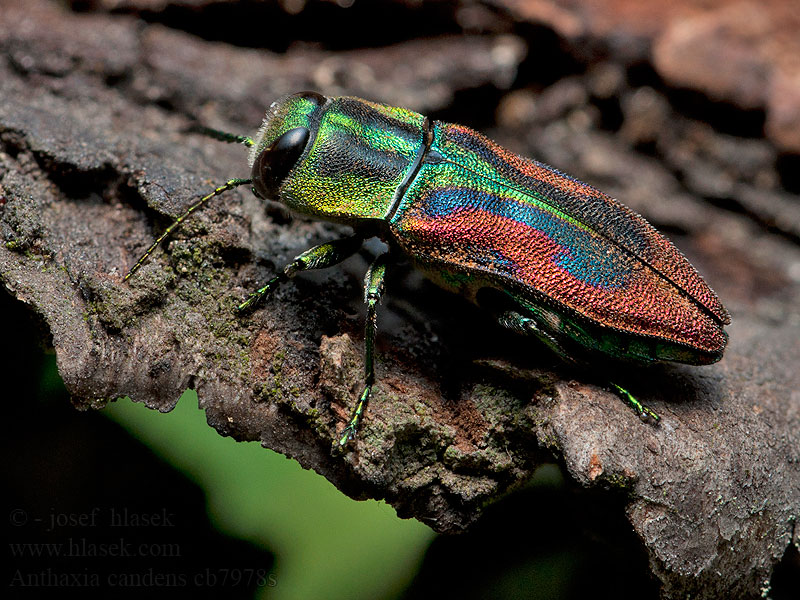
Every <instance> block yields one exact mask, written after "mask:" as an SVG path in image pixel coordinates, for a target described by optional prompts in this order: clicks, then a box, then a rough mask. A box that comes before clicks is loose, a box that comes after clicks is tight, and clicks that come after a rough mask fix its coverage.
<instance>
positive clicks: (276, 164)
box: [252, 127, 310, 200]
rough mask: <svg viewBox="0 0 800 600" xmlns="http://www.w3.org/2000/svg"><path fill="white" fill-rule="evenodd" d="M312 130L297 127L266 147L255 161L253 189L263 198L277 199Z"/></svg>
mask: <svg viewBox="0 0 800 600" xmlns="http://www.w3.org/2000/svg"><path fill="white" fill-rule="evenodd" d="M309 135H310V132H309V131H308V129H306V128H305V127H295V128H294V129H290V130H289V131H287V132H286V133H284V134H283V135H282V136H281V137H279V138H278V139H277V140H275V141H274V142H272V144H271V145H270V146H269V147H267V148H264V150H262V151H261V154H259V155H258V157H257V158H256V160H255V162H254V163H253V174H252V179H253V191H255V192H256V194H257V195H258V196H260V197H261V198H270V199H273V200H274V199H276V197H277V195H278V189H279V188H280V187H281V183H283V180H284V179H286V176H287V175H288V174H289V171H291V170H292V169H293V168H294V165H295V163H296V162H297V159H298V158H300V155H301V154H303V150H305V149H306V143H308V137H309Z"/></svg>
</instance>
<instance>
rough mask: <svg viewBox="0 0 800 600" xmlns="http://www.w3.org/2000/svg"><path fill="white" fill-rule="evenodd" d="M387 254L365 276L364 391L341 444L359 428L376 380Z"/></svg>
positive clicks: (377, 260) (371, 266)
mask: <svg viewBox="0 0 800 600" xmlns="http://www.w3.org/2000/svg"><path fill="white" fill-rule="evenodd" d="M386 258H387V254H381V255H379V256H378V257H377V258H376V259H375V260H374V261H373V263H372V264H371V265H370V267H369V269H368V270H367V274H366V276H365V277H364V302H365V303H366V305H367V320H366V323H365V324H364V391H363V392H361V396H359V398H358V402H357V403H356V406H355V408H354V409H353V413H352V415H350V421H348V423H347V425H346V426H345V428H344V431H343V432H342V437H341V438H339V445H340V446H344V445H345V444H346V443H347V442H348V441H349V440H351V439H353V437H355V435H356V431H357V429H358V424H359V422H360V421H361V417H362V416H364V411H365V410H366V408H367V402H369V395H370V393H371V392H372V384H373V383H374V382H375V368H374V364H375V363H374V356H375V333H376V332H377V330H378V321H377V308H378V304H379V303H380V301H381V296H383V291H384V279H385V276H386Z"/></svg>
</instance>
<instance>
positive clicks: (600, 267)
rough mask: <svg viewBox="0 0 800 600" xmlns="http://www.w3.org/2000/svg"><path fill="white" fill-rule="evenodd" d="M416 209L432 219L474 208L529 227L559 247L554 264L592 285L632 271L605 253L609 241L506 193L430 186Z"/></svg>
mask: <svg viewBox="0 0 800 600" xmlns="http://www.w3.org/2000/svg"><path fill="white" fill-rule="evenodd" d="M417 208H418V210H421V211H423V212H424V213H425V215H426V217H428V218H431V219H436V218H441V217H446V216H448V215H450V214H452V213H453V212H455V211H458V210H463V209H472V210H476V209H477V210H480V211H485V212H487V213H490V214H492V215H495V216H498V217H502V218H506V219H510V220H512V221H516V222H517V223H520V224H521V225H523V226H528V227H530V228H532V229H534V230H536V231H539V232H541V233H543V234H545V235H546V236H547V237H549V238H550V239H552V240H553V241H554V242H555V243H556V244H558V245H559V246H561V248H562V251H561V252H559V254H558V255H557V257H556V258H555V260H554V264H556V265H557V266H558V267H560V268H562V269H564V270H565V271H567V272H568V273H570V274H571V275H573V276H574V277H575V278H577V279H579V280H580V281H583V282H585V283H587V284H589V285H592V286H595V287H604V288H619V287H622V286H623V285H625V282H626V280H627V279H628V275H629V274H630V272H631V269H630V266H629V264H628V261H627V260H625V258H624V255H623V254H622V253H620V252H610V253H609V252H607V250H608V248H609V242H608V241H606V240H604V239H603V238H598V237H596V236H593V235H592V234H591V233H590V232H589V231H587V230H585V229H581V228H578V227H576V226H575V225H574V224H572V223H570V222H569V221H566V220H564V219H563V218H560V217H558V216H557V215H554V214H553V213H551V212H548V211H547V210H543V209H541V208H539V207H537V206H534V205H531V204H528V203H525V202H519V201H516V200H513V199H510V198H508V197H505V196H498V195H495V194H490V193H488V192H483V191H480V190H474V189H469V188H463V187H458V188H451V187H441V188H433V189H431V190H428V191H427V192H426V193H425V194H424V195H423V197H421V198H420V201H419V204H418V206H417ZM473 251H478V249H477V248H475V249H473ZM497 259H498V262H499V263H502V262H507V260H506V259H504V258H501V257H500V256H499V255H498V256H497ZM497 266H498V267H499V266H500V264H497Z"/></svg>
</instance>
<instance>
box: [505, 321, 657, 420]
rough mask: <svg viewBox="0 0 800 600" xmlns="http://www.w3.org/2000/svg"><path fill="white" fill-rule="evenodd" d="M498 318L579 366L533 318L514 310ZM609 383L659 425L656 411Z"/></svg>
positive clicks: (629, 402)
mask: <svg viewBox="0 0 800 600" xmlns="http://www.w3.org/2000/svg"><path fill="white" fill-rule="evenodd" d="M496 316H497V321H498V323H500V325H502V326H503V327H505V328H506V329H510V330H512V331H514V332H516V333H521V334H524V335H533V336H535V337H537V338H539V339H540V340H541V341H542V342H544V343H545V344H546V345H547V346H548V347H549V348H550V349H551V350H552V351H553V352H555V353H556V354H558V355H559V356H560V357H561V358H562V359H564V360H565V361H566V362H568V363H572V364H578V361H576V360H575V358H573V357H572V356H570V355H569V353H567V352H566V351H565V350H564V349H563V348H562V346H561V344H559V343H558V340H556V339H555V338H554V337H553V336H551V335H549V334H548V333H547V332H546V331H544V330H543V329H542V328H541V327H540V326H539V324H538V323H537V322H536V319H534V318H533V317H526V316H525V315H523V314H521V313H519V312H516V311H514V310H505V311H503V312H499V313H497V315H496ZM608 383H609V384H610V385H611V387H612V388H614V391H615V392H616V393H617V395H618V396H619V397H620V398H621V399H622V401H623V402H625V403H626V404H627V405H628V406H630V407H631V408H633V410H634V411H636V414H637V415H639V418H641V419H643V420H647V419H652V420H653V421H654V422H655V423H658V422H659V421H660V420H661V417H659V416H658V414H657V413H656V412H655V411H653V410H652V409H650V408H648V407H647V406H645V405H644V404H642V403H641V402H639V401H638V400H637V399H636V397H635V396H633V395H632V394H631V393H630V392H629V391H628V390H626V389H625V388H623V387H622V386H619V385H617V384H616V383H614V382H613V381H609V382H608Z"/></svg>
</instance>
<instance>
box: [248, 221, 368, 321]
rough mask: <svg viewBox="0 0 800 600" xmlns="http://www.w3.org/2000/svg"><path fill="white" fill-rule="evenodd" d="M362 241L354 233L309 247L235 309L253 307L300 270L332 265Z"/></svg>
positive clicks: (341, 259)
mask: <svg viewBox="0 0 800 600" xmlns="http://www.w3.org/2000/svg"><path fill="white" fill-rule="evenodd" d="M363 243H364V238H363V236H361V235H358V234H356V235H351V236H349V237H346V238H342V239H339V240H333V241H332V242H325V243H324V244H320V245H319V246H314V247H313V248H309V249H308V250H306V251H305V252H303V253H302V254H299V255H298V256H296V257H295V259H294V260H293V261H292V262H290V263H289V264H288V265H286V266H285V267H284V268H283V269H281V272H280V273H278V274H277V275H276V276H275V277H273V278H272V279H270V280H269V281H268V282H267V283H266V285H264V286H263V287H260V288H259V289H257V290H256V291H255V292H251V293H250V295H249V296H248V297H247V299H246V300H245V301H244V302H242V303H241V304H240V305H239V306H237V307H236V310H237V311H239V312H244V311H246V310H248V309H251V308H254V307H255V306H256V305H257V304H258V303H259V302H261V301H262V300H263V299H264V298H266V296H267V294H269V293H270V292H271V291H272V290H274V289H275V288H276V287H277V286H278V285H280V284H281V283H283V282H285V281H289V280H290V279H291V278H292V277H294V276H295V275H296V274H297V273H299V272H300V271H309V270H311V269H325V268H326V267H332V266H333V265H336V264H338V263H340V262H342V261H343V260H345V259H347V258H349V257H350V256H352V255H353V254H355V253H356V252H357V251H358V250H359V248H361V245H362V244H363Z"/></svg>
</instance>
